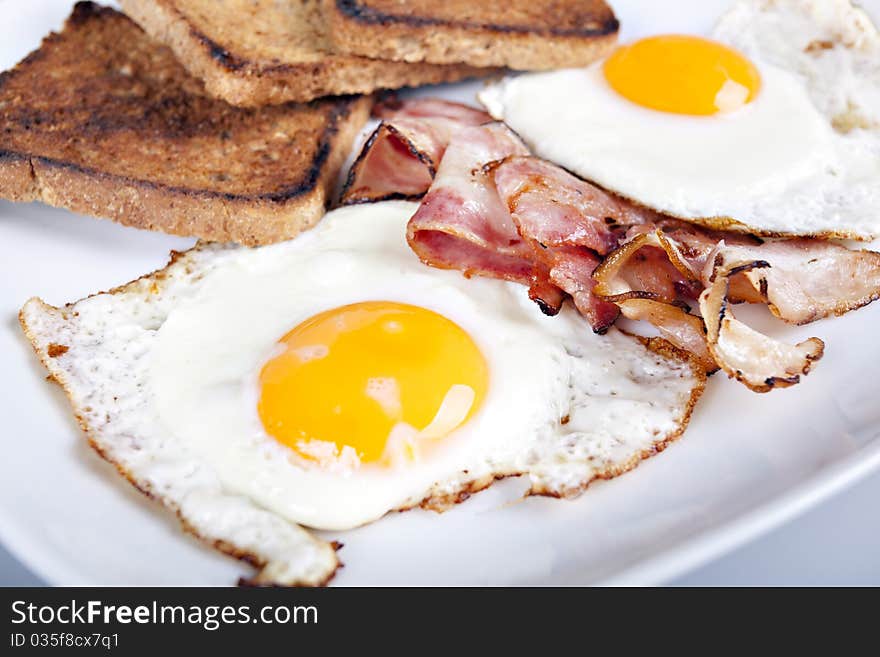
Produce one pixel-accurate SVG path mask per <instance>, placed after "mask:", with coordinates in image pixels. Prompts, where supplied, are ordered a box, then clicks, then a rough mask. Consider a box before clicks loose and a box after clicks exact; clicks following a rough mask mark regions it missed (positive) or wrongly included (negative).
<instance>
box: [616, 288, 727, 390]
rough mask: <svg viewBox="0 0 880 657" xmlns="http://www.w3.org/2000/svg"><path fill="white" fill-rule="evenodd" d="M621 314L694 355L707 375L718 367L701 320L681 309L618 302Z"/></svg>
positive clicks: (659, 303)
mask: <svg viewBox="0 0 880 657" xmlns="http://www.w3.org/2000/svg"><path fill="white" fill-rule="evenodd" d="M617 305H619V306H620V312H621V314H622V315H623V316H624V317H626V318H627V319H633V320H642V321H646V322H648V323H650V324H653V325H654V326H655V327H656V328H657V330H658V331H659V332H660V335H661V336H662V337H664V338H665V339H666V340H668V341H669V342H671V343H672V344H673V345H675V346H676V347H678V348H680V349H684V350H685V351H688V352H690V353H691V354H693V356H694V358H695V359H696V360H697V362H698V363H699V364H700V366H702V368H703V369H704V370H706V373H707V374H709V373H712V372H715V371H716V370H717V369H718V364H717V363H716V362H715V358H714V357H713V356H712V354H711V353H709V347H708V345H707V344H706V327H705V326H704V325H703V320H702V319H701V318H699V317H697V316H696V315H691V314H690V313H688V312H687V311H686V310H685V309H684V308H682V307H680V306H677V305H674V304H671V303H664V302H662V301H655V300H653V299H639V298H637V297H633V298H631V299H622V300H621V301H619V302H618V304H617Z"/></svg>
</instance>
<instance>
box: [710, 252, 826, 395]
mask: <svg viewBox="0 0 880 657" xmlns="http://www.w3.org/2000/svg"><path fill="white" fill-rule="evenodd" d="M768 267H769V265H768V264H767V263H766V262H760V261H757V262H751V263H745V264H742V265H739V266H736V267H730V268H723V265H722V266H720V267H719V268H718V269H716V271H715V279H714V281H713V283H712V285H711V286H710V287H708V288H706V289H705V290H704V291H703V293H702V294H701V295H700V311H701V313H702V315H703V320H704V322H705V324H706V342H707V345H708V348H709V352H710V353H711V354H712V356H713V358H714V359H715V361H716V362H717V363H718V364H719V365H720V366H721V368H722V369H723V370H724V371H725V372H726V373H727V374H728V376H730V377H732V378H735V379H737V380H738V381H741V382H742V383H744V384H745V385H747V386H748V387H749V388H751V389H752V390H754V391H755V392H768V391H769V390H773V389H774V388H785V387H788V386H790V385H794V384H795V383H798V382H799V381H800V377H801V376H802V375H806V374H807V373H808V372H809V371H810V368H811V367H812V365H813V363H814V362H816V361H817V360H819V359H820V358H822V354H823V352H824V350H825V344H824V343H823V342H822V341H821V340H819V339H818V338H809V339H807V340H804V341H803V342H800V343H798V344H796V345H790V344H786V343H784V342H780V341H778V340H774V339H772V338H769V337H767V336H766V335H763V334H762V333H759V332H757V331H755V330H754V329H752V328H749V327H748V326H746V325H745V324H743V323H742V322H740V321H739V320H737V319H736V318H735V317H734V316H733V314H732V313H731V312H730V305H729V304H728V295H729V281H730V279H731V278H732V277H734V276H737V275H739V274H743V273H748V272H750V271H755V270H759V269H767V268H768Z"/></svg>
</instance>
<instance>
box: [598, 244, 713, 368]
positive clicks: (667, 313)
mask: <svg viewBox="0 0 880 657" xmlns="http://www.w3.org/2000/svg"><path fill="white" fill-rule="evenodd" d="M645 254H647V255H645ZM640 258H641V259H640ZM673 263H675V264H673ZM593 278H594V279H595V280H596V287H595V288H594V290H593V291H594V293H595V294H596V296H597V297H599V298H600V299H604V300H605V301H607V302H613V303H615V304H616V305H617V306H618V307H619V308H620V311H621V313H622V314H623V315H624V317H627V318H628V319H634V320H643V321H647V322H649V323H651V324H653V325H654V326H655V327H656V328H657V330H658V331H659V332H660V334H661V335H662V336H663V337H664V338H666V339H667V340H669V342H671V343H672V344H674V345H675V346H676V347H679V348H681V349H684V350H685V351H689V352H690V353H692V354H693V355H694V357H695V358H696V359H697V361H699V363H700V364H701V365H702V366H703V368H704V369H705V370H706V371H707V372H714V371H715V370H717V369H718V365H717V364H716V363H715V360H714V359H713V358H712V355H711V354H710V353H709V350H708V346H707V345H706V331H705V328H704V326H703V320H702V319H700V318H699V317H697V316H695V315H691V314H690V313H688V311H687V309H686V308H683V307H682V306H681V305H680V304H679V303H678V302H677V297H678V291H679V290H682V291H686V292H687V296H692V297H693V296H695V295H694V291H695V290H696V289H697V288H696V285H698V281H697V280H696V279H697V274H696V272H694V271H693V270H692V269H691V268H690V265H689V264H688V263H687V262H686V261H685V259H684V257H683V256H682V254H681V253H680V251H679V249H678V246H677V245H676V244H674V243H673V242H672V241H671V240H669V239H668V238H667V237H666V235H665V234H664V233H663V231H662V230H660V229H656V228H655V229H654V230H653V231H652V232H644V231H639V232H637V233H636V234H635V235H634V236H633V237H632V239H630V240H629V241H628V242H626V243H624V244H623V245H622V246H620V248H618V249H617V250H616V251H614V252H613V253H611V254H610V255H609V256H608V257H607V258H606V259H605V261H604V262H603V263H602V264H601V265H600V266H599V267H597V268H596V271H595V272H594V273H593Z"/></svg>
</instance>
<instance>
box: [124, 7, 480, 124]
mask: <svg viewBox="0 0 880 657" xmlns="http://www.w3.org/2000/svg"><path fill="white" fill-rule="evenodd" d="M121 4H122V7H123V9H124V11H125V12H126V13H127V14H128V15H129V16H131V17H132V18H133V19H134V20H135V21H137V22H138V23H139V24H140V25H141V27H143V28H144V30H146V31H147V32H148V33H149V34H150V35H152V36H153V37H154V38H156V39H157V40H159V41H161V42H163V43H165V44H167V45H168V46H170V47H171V48H172V49H173V50H174V52H175V53H176V54H177V56H178V57H179V58H180V60H181V61H182V62H183V63H184V65H185V66H186V67H187V69H188V70H189V71H190V73H192V74H193V75H195V76H196V77H199V78H201V79H203V80H204V81H205V87H206V88H207V90H208V92H209V93H210V94H212V95H214V96H216V97H218V98H222V99H223V100H225V101H226V102H228V103H231V104H233V105H238V106H242V107H254V106H258V105H267V104H276V103H282V102H287V101H308V100H312V99H314V98H319V97H321V96H327V95H335V94H351V93H369V92H372V91H375V90H377V89H398V88H401V87H409V86H417V85H420V84H435V83H438V82H449V81H453V80H461V79H463V78H466V77H474V76H477V75H484V74H486V73H487V72H486V71H484V70H482V69H476V68H473V67H469V66H464V65H452V66H442V65H435V64H406V63H401V62H387V61H380V60H375V59H367V58H364V57H357V56H352V55H339V54H336V53H335V52H334V51H333V48H332V45H331V43H330V41H329V38H328V36H327V34H326V26H325V23H324V15H323V11H322V8H321V3H320V0H287V1H285V2H278V1H277V0H121Z"/></svg>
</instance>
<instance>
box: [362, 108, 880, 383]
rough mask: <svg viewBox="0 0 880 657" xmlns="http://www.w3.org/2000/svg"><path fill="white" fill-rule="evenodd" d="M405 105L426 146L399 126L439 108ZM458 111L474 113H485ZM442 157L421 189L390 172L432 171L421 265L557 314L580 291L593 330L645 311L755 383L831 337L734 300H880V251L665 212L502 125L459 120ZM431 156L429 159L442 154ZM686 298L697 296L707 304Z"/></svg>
mask: <svg viewBox="0 0 880 657" xmlns="http://www.w3.org/2000/svg"><path fill="white" fill-rule="evenodd" d="M460 108H461V106H454V107H452V108H451V109H450V110H449V111H450V112H451V113H455V112H457V111H459V109H460ZM400 109H401V110H402V111H403V113H402V114H401V115H399V116H397V117H396V118H394V117H393V114H392V113H389V112H393V110H389V109H387V108H385V109H382V110H381V111H380V114H382V115H383V116H392V120H393V121H395V123H393V124H391V123H389V124H386V127H387V132H388V134H389V135H393V136H394V138H395V139H398V141H401V143H403V142H404V141H405V142H406V149H407V151H408V152H409V151H413V150H415V151H418V152H419V153H425V152H427V151H426V150H425V149H424V148H423V147H417V146H414V144H415V142H416V140H417V139H418V138H417V137H412V136H407V137H406V138H405V139H404V138H402V137H400V136H399V135H400V130H397V132H396V133H395V132H394V130H393V129H392V128H397V127H399V125H400V122H401V121H403V122H404V123H403V125H404V126H406V121H407V120H416V121H417V120H419V119H418V116H419V115H420V114H422V113H424V114H426V115H432V116H436V115H437V114H440V113H442V108H441V109H440V110H438V109H437V108H436V107H435V108H432V107H431V105H430V104H425V105H422V106H412V107H411V108H403V107H401V108H400ZM462 111H463V112H464V114H465V117H464V121H468V120H471V119H473V120H475V121H476V120H478V118H479V120H481V119H482V117H476V116H474V115H473V114H471V112H474V110H470V109H468V108H464V110H462ZM461 118H462V117H460V116H455V117H449V120H459V119H461ZM435 141H442V140H441V139H435ZM385 142H386V146H387V145H389V144H391V143H392V140H391V139H390V138H386V139H385ZM411 146H412V147H413V148H412V149H411V148H410V147H411ZM444 146H445V145H444ZM374 152H376V153H377V154H378V156H381V157H380V158H379V159H384V160H385V161H386V163H387V161H388V160H389V159H390V157H386V156H382V151H374ZM412 155H413V153H412V152H409V155H408V156H412ZM441 155H442V160H440V166H439V168H437V170H436V171H434V170H433V169H431V168H430V167H428V168H427V169H425V168H424V167H425V163H424V162H421V166H422V167H423V171H422V173H423V175H422V178H421V179H420V180H419V179H417V177H416V175H415V174H412V175H411V174H410V173H407V172H405V171H404V173H403V175H401V178H402V179H405V180H404V182H406V181H408V182H409V183H412V184H413V186H412V187H409V188H407V187H405V186H404V187H401V186H400V185H402V184H404V182H401V181H400V180H397V179H394V178H393V177H391V176H388V177H387V178H386V179H387V180H391V181H392V183H393V185H397V192H398V193H400V194H403V193H406V194H409V193H410V192H412V191H413V190H417V189H418V188H420V187H421V186H423V185H424V184H425V180H426V179H427V178H431V177H433V182H432V183H431V184H430V189H429V191H428V193H427V194H426V196H425V198H424V200H423V202H422V204H421V206H420V208H419V210H418V211H417V212H416V214H415V215H414V216H413V217H412V219H411V220H410V222H409V225H408V229H407V239H408V241H409V243H410V246H411V247H412V248H413V250H414V251H415V252H416V253H417V254H418V255H419V257H420V258H421V259H422V260H423V261H424V262H425V263H427V264H430V265H433V266H436V267H443V268H454V269H461V270H463V271H464V272H465V274H466V275H468V276H470V275H473V274H478V275H484V276H492V277H496V278H501V279H505V280H510V281H516V282H519V283H522V284H524V285H527V286H528V287H529V297H530V298H531V299H532V300H534V301H536V302H537V303H538V304H539V305H540V307H541V309H542V310H543V311H544V312H545V313H547V314H555V313H556V312H558V311H559V309H560V307H561V305H562V304H563V302H564V301H565V299H566V298H569V297H571V299H572V301H573V303H574V305H575V306H576V307H577V309H578V310H579V311H580V312H581V314H582V315H584V317H585V318H586V319H587V320H588V321H589V322H590V324H591V325H592V327H593V329H594V330H595V331H597V332H603V331H605V330H607V329H608V327H610V326H611V325H612V324H613V323H614V322H615V321H616V319H617V316H618V315H620V314H622V315H624V316H625V317H627V318H629V319H634V320H644V321H648V322H650V323H651V324H653V325H654V326H655V327H656V328H657V329H658V331H659V332H660V334H661V336H662V337H663V338H664V339H666V340H667V341H668V342H670V343H672V344H673V345H675V346H677V347H679V348H681V349H683V350H686V351H688V352H690V353H691V354H693V355H694V357H695V359H696V360H697V361H698V362H699V363H700V364H701V365H702V366H703V367H704V368H705V369H706V371H708V372H712V371H715V370H717V369H719V368H720V369H723V370H724V371H725V372H726V373H727V374H728V375H730V376H731V377H734V378H736V379H738V380H740V381H742V382H743V383H744V384H745V385H747V386H748V387H750V388H751V389H753V390H756V391H759V392H766V391H768V390H771V389H774V388H780V387H786V386H790V385H793V384H794V383H797V382H798V381H799V380H800V377H801V376H803V375H805V374H807V373H808V372H809V371H810V368H811V367H812V364H813V363H814V362H816V361H817V360H819V359H820V358H821V357H822V354H823V350H824V344H823V343H822V341H821V340H819V339H818V338H810V339H808V340H805V341H803V342H801V343H799V344H796V345H789V344H785V343H783V342H780V341H777V340H774V339H772V338H770V337H768V336H765V335H762V334H761V333H759V332H757V331H755V330H753V329H751V328H749V327H748V326H746V325H745V324H743V323H742V322H740V321H738V320H737V319H736V318H735V317H734V316H733V315H732V313H731V311H730V307H731V305H732V304H733V303H739V302H754V303H765V304H767V305H768V307H769V308H770V310H771V311H772V312H773V313H774V314H775V315H776V316H777V317H779V318H781V319H783V320H785V321H788V322H792V323H797V324H803V323H807V322H811V321H814V320H816V319H819V318H822V317H827V316H829V315H839V314H843V313H845V312H847V311H849V310H852V309H854V308H858V307H860V306H863V305H865V304H867V303H870V302H871V301H873V300H875V299H878V298H880V253H874V252H870V251H851V250H849V249H847V248H845V247H843V246H841V245H839V244H835V243H832V242H825V241H819V240H811V239H790V240H769V241H763V240H761V239H759V238H755V237H752V236H748V235H742V234H735V233H727V232H721V231H713V230H708V229H704V228H701V227H697V226H694V225H692V224H688V223H686V222H684V221H680V220H678V219H673V218H670V217H664V216H662V215H659V214H657V213H655V212H653V211H650V210H646V209H643V208H640V207H638V206H636V205H634V204H632V203H629V202H627V201H625V200H622V199H619V198H617V197H615V196H613V195H611V194H608V193H607V192H605V191H604V190H602V189H600V188H598V187H596V186H594V185H591V184H589V183H587V182H584V181H582V180H580V179H578V178H576V177H575V176H573V175H571V174H570V173H568V172H566V171H565V170H563V169H561V168H560V167H557V166H555V165H552V164H550V163H548V162H545V161H543V160H539V159H537V158H534V157H531V156H529V155H528V151H527V150H526V148H525V146H523V144H522V143H521V142H520V141H519V139H518V138H517V137H516V136H515V135H514V134H513V133H512V132H511V131H510V130H509V129H507V128H506V127H505V126H504V125H503V124H500V123H486V124H483V125H479V126H472V127H468V128H465V129H460V128H457V133H456V137H455V138H453V139H452V140H451V141H450V142H449V144H448V147H446V150H445V153H444V152H441ZM426 157H428V159H429V161H430V163H431V164H430V166H433V162H434V161H435V160H434V159H433V157H434V156H430V155H428V156H426ZM436 157H440V156H436ZM369 168H370V167H367V169H369ZM374 170H376V171H378V169H374ZM398 172H400V170H399V171H398ZM413 181H417V182H415V183H414V182H413ZM401 189H402V190H404V191H403V192H400V190H401ZM682 299H685V300H688V299H690V300H696V301H697V302H698V304H699V310H700V313H701V315H702V316H699V315H696V314H692V313H691V312H690V308H688V306H687V305H686V304H685V303H683V302H682V301H681V300H682Z"/></svg>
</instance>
